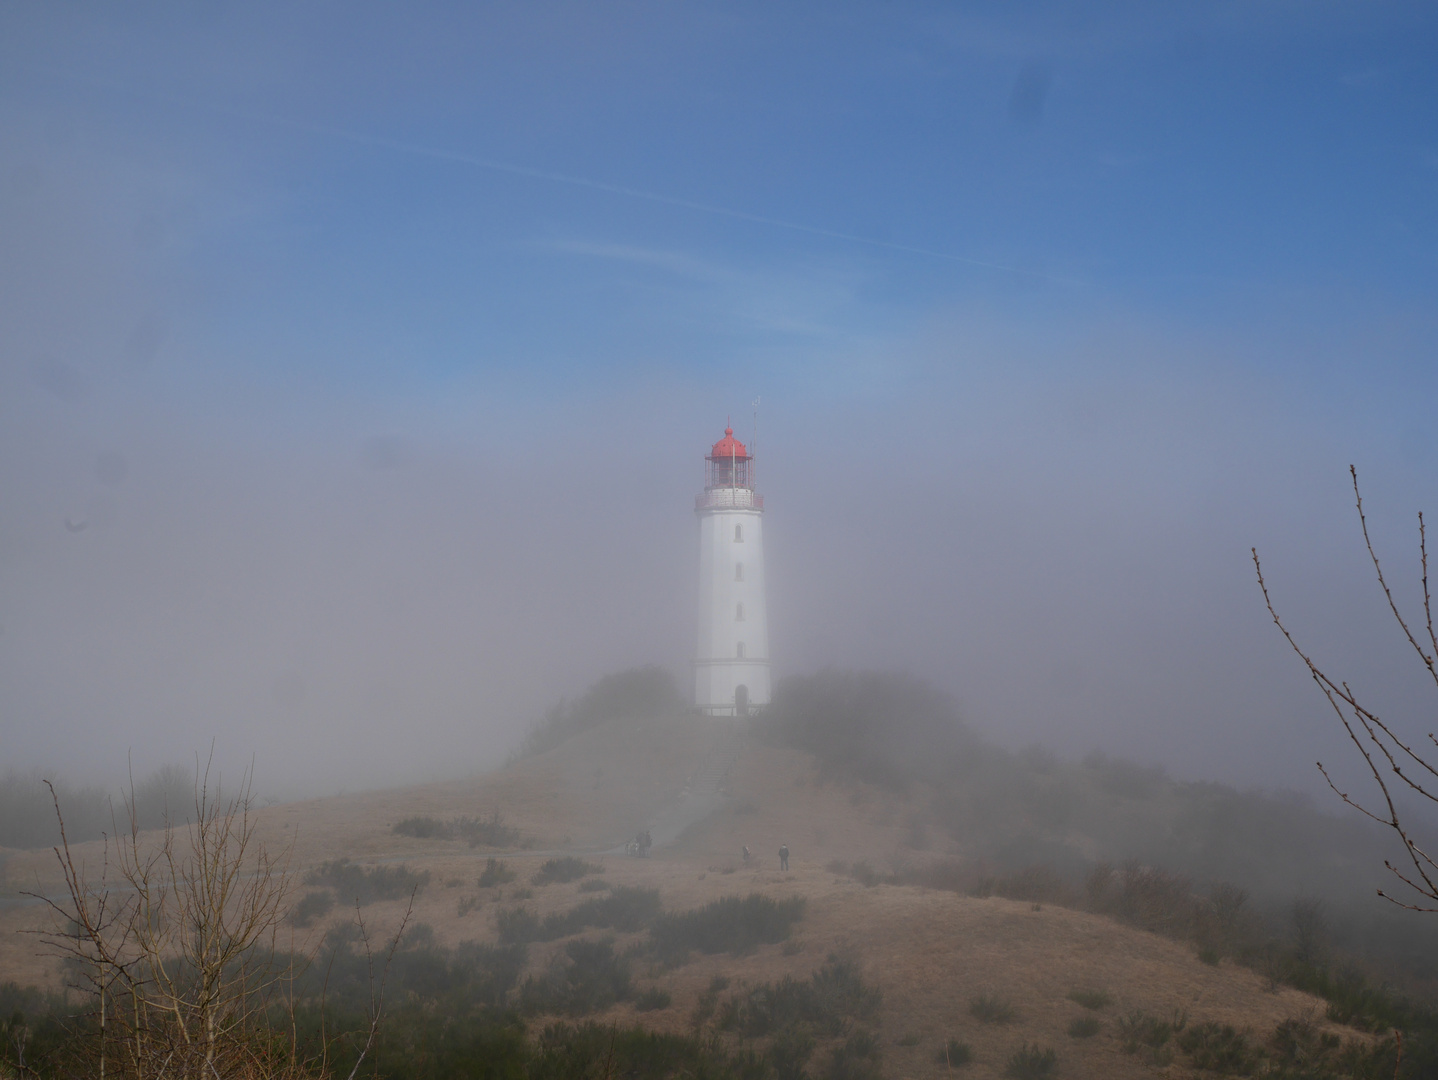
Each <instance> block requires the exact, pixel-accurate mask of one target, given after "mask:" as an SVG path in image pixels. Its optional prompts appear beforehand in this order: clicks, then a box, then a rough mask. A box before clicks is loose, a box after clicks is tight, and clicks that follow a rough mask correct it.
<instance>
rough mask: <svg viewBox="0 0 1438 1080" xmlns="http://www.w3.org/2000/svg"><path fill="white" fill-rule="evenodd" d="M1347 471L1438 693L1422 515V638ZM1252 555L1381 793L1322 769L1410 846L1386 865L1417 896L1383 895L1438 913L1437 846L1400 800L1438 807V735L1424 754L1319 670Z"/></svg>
mask: <svg viewBox="0 0 1438 1080" xmlns="http://www.w3.org/2000/svg"><path fill="white" fill-rule="evenodd" d="M1348 472H1349V475H1350V476H1351V477H1352V480H1353V498H1354V502H1355V504H1356V505H1357V508H1358V521H1359V524H1360V525H1361V526H1362V529H1363V542H1364V544H1365V545H1366V546H1367V548H1368V557H1369V559H1370V560H1371V561H1372V563H1373V569H1374V571H1375V572H1376V573H1377V575H1378V585H1379V587H1380V588H1381V589H1382V590H1383V595H1384V597H1385V598H1386V599H1387V601H1388V607H1389V610H1391V611H1392V612H1393V617H1394V619H1396V620H1397V621H1398V625H1399V627H1400V628H1401V629H1402V631H1403V634H1404V636H1405V637H1407V639H1408V643H1409V644H1410V645H1411V646H1412V647H1413V651H1414V652H1416V653H1417V654H1418V658H1419V660H1421V661H1422V663H1423V666H1424V668H1425V669H1426V670H1427V672H1428V675H1429V677H1430V678H1431V679H1432V680H1433V684H1434V687H1435V688H1438V667H1435V657H1438V636H1435V633H1434V628H1433V605H1432V601H1431V597H1430V595H1429V592H1428V537H1427V532H1426V527H1425V525H1424V522H1423V515H1422V514H1421V513H1420V514H1419V515H1418V554H1419V559H1420V564H1421V567H1422V585H1423V617H1424V627H1423V631H1422V633H1421V634H1415V633H1414V632H1413V629H1412V628H1411V626H1410V624H1409V622H1408V620H1407V619H1406V618H1405V617H1404V615H1403V613H1402V612H1401V611H1400V610H1399V608H1398V603H1397V601H1396V600H1394V599H1393V592H1392V590H1390V589H1389V587H1388V581H1387V579H1386V578H1385V577H1384V575H1383V566H1382V564H1381V563H1380V562H1379V560H1378V554H1377V552H1376V551H1374V549H1373V540H1372V539H1371V537H1370V536H1369V535H1368V519H1367V517H1366V516H1365V515H1364V512H1363V495H1362V493H1361V492H1360V491H1359V489H1358V470H1357V469H1355V468H1354V467H1353V466H1352V465H1350V466H1349V467H1348ZM1251 550H1252V553H1253V566H1254V569H1255V570H1256V571H1257V573H1258V586H1259V588H1260V589H1262V590H1263V601H1264V603H1265V604H1266V605H1267V606H1268V613H1269V614H1270V615H1272V616H1273V621H1274V623H1275V624H1276V625H1277V626H1278V629H1279V630H1280V631H1282V633H1283V636H1284V638H1285V639H1287V641H1288V644H1289V645H1290V646H1292V648H1293V651H1294V652H1295V653H1297V654H1298V656H1299V658H1300V659H1301V660H1302V661H1303V662H1304V664H1306V665H1307V667H1308V672H1309V674H1310V675H1311V676H1312V677H1313V681H1314V682H1315V683H1317V684H1318V688H1319V690H1321V691H1322V692H1323V696H1324V697H1325V698H1327V699H1328V704H1329V705H1330V706H1331V707H1332V708H1333V711H1334V713H1335V714H1337V716H1338V719H1339V721H1340V722H1341V723H1342V724H1343V730H1344V731H1346V732H1347V733H1348V738H1349V739H1350V740H1351V741H1352V743H1353V745H1354V746H1355V747H1356V748H1357V749H1358V753H1359V754H1360V755H1361V756H1362V758H1363V762H1364V764H1365V765H1366V766H1367V769H1368V773H1369V775H1371V776H1372V778H1373V781H1374V783H1375V784H1376V785H1377V790H1376V791H1375V793H1374V795H1373V796H1372V798H1371V799H1368V800H1361V799H1357V798H1354V797H1352V796H1350V795H1349V794H1348V792H1346V791H1340V790H1339V789H1338V786H1337V785H1336V784H1335V783H1334V782H1333V778H1332V776H1330V775H1329V772H1328V770H1327V769H1325V768H1324V767H1323V763H1322V762H1321V761H1320V762H1319V763H1318V769H1319V771H1320V772H1321V773H1322V774H1323V778H1324V780H1326V781H1327V782H1328V786H1329V787H1330V788H1332V789H1333V791H1334V792H1335V793H1336V794H1337V795H1338V797H1339V798H1340V799H1342V800H1343V801H1344V802H1345V803H1347V804H1348V805H1349V806H1351V807H1353V808H1354V809H1355V810H1357V811H1358V812H1359V813H1361V814H1363V815H1364V816H1366V817H1368V818H1370V819H1371V820H1373V821H1375V822H1377V823H1378V824H1379V825H1382V826H1384V827H1385V828H1388V829H1391V830H1393V832H1394V834H1396V835H1397V837H1398V839H1399V841H1400V842H1401V843H1402V845H1403V850H1404V852H1405V855H1406V865H1399V866H1395V865H1394V864H1393V863H1392V862H1390V861H1389V860H1387V859H1385V860H1384V861H1383V865H1384V866H1386V867H1387V868H1388V870H1389V871H1390V872H1391V873H1392V874H1393V875H1394V877H1396V878H1397V879H1398V880H1399V881H1401V882H1402V883H1403V884H1404V885H1405V886H1407V888H1408V889H1409V890H1411V892H1410V893H1408V894H1406V896H1405V897H1395V896H1391V895H1389V894H1388V893H1386V892H1384V891H1383V890H1382V889H1379V890H1378V895H1379V896H1381V897H1383V898H1384V899H1385V900H1389V901H1391V902H1392V903H1394V904H1397V905H1398V906H1399V907H1403V908H1408V909H1409V910H1411V911H1427V912H1434V911H1438V863H1435V861H1434V858H1435V852H1434V850H1433V848H1432V847H1430V846H1427V845H1425V844H1423V843H1421V842H1420V841H1419V840H1418V839H1417V838H1416V837H1415V836H1414V835H1413V833H1412V832H1411V830H1410V828H1409V825H1408V824H1405V820H1404V817H1403V814H1402V813H1401V812H1400V806H1399V800H1400V799H1401V798H1402V796H1403V794H1404V793H1405V792H1406V793H1408V794H1409V795H1415V796H1417V797H1419V798H1420V799H1426V800H1428V801H1429V802H1432V803H1438V768H1435V765H1438V754H1435V752H1434V751H1438V738H1435V737H1434V734H1433V733H1432V732H1429V733H1428V736H1427V739H1428V743H1431V744H1432V747H1433V749H1431V750H1430V749H1429V746H1428V745H1427V744H1425V743H1423V742H1422V741H1419V742H1418V743H1417V747H1418V749H1417V750H1415V749H1414V748H1413V746H1414V744H1413V743H1412V742H1411V741H1405V739H1404V738H1403V737H1402V736H1401V735H1399V734H1398V733H1397V732H1396V731H1395V730H1394V728H1393V726H1391V725H1390V724H1389V723H1388V722H1387V721H1385V720H1383V719H1382V718H1381V717H1379V716H1378V714H1377V713H1375V712H1374V711H1373V710H1372V709H1370V708H1368V707H1367V706H1365V705H1363V704H1362V703H1361V702H1360V701H1359V700H1358V697H1357V695H1356V694H1355V693H1354V691H1353V690H1352V688H1351V687H1349V685H1348V683H1347V682H1345V681H1335V680H1334V679H1332V678H1330V677H1329V676H1328V675H1327V674H1326V673H1325V672H1324V671H1323V670H1322V669H1320V668H1319V666H1318V665H1317V664H1316V663H1315V662H1314V661H1313V658H1312V657H1311V656H1309V655H1308V653H1306V652H1304V651H1303V649H1302V648H1300V647H1299V645H1298V643H1297V642H1296V641H1295V640H1294V639H1293V635H1292V634H1290V633H1289V632H1288V628H1287V627H1286V626H1284V624H1283V620H1282V619H1280V618H1279V616H1278V612H1277V611H1276V610H1275V609H1274V606H1273V600H1272V598H1271V597H1270V596H1269V594H1268V585H1267V583H1266V582H1265V581H1264V580H1263V566H1262V564H1261V563H1260V562H1259V560H1258V549H1257V548H1253V549H1251ZM1414 894H1416V895H1414Z"/></svg>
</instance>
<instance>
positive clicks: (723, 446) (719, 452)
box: [709, 427, 749, 458]
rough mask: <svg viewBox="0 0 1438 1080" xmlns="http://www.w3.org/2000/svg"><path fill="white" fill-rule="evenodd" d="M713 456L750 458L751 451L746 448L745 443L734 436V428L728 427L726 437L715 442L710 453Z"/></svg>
mask: <svg viewBox="0 0 1438 1080" xmlns="http://www.w3.org/2000/svg"><path fill="white" fill-rule="evenodd" d="M709 456H710V457H712V458H748V456H749V451H747V450H745V449H744V444H743V443H741V442H740V441H739V440H738V439H736V438H734V429H733V428H731V427H726V428H725V429H724V437H723V438H722V439H720V440H719V441H718V442H717V443H715V444H714V450H713V452H712V453H711V454H710V455H709Z"/></svg>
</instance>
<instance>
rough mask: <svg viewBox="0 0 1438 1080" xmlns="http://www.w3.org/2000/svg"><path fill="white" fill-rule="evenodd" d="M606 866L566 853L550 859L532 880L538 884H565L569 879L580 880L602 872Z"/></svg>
mask: <svg viewBox="0 0 1438 1080" xmlns="http://www.w3.org/2000/svg"><path fill="white" fill-rule="evenodd" d="M602 873H604V867H602V866H600V865H599V864H598V863H589V862H585V861H584V860H583V859H576V858H575V857H574V856H573V855H565V856H563V857H562V858H558V859H548V860H546V861H545V863H544V865H542V866H541V867H540V868H539V871H538V873H536V874H535V875H534V877H533V878H531V879H530V880H531V881H532V882H533V883H534V884H536V885H550V884H553V883H554V882H559V883H560V884H563V883H565V882H569V881H578V880H579V879H580V878H582V877H585V876H586V875H588V874H602Z"/></svg>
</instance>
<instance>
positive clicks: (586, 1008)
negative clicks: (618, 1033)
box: [519, 941, 633, 1016]
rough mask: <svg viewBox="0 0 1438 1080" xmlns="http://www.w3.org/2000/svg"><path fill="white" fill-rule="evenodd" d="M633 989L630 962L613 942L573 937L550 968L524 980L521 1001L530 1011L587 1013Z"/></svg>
mask: <svg viewBox="0 0 1438 1080" xmlns="http://www.w3.org/2000/svg"><path fill="white" fill-rule="evenodd" d="M632 993H633V982H632V980H631V978H630V974H629V963H628V961H626V960H625V959H624V958H623V957H620V956H616V955H615V953H614V944H613V943H612V942H609V941H571V942H569V944H567V945H566V946H565V947H564V951H563V953H562V954H561V955H560V956H558V957H556V958H555V961H554V963H553V964H552V965H551V966H550V968H549V970H548V971H546V972H545V973H544V974H543V975H539V976H531V977H530V978H528V979H526V980H525V983H524V986H523V987H521V989H520V995H519V1004H520V1008H521V1009H522V1010H523V1011H524V1012H527V1013H545V1014H548V1015H561V1016H584V1015H586V1014H588V1013H592V1012H598V1011H599V1010H600V1009H607V1008H608V1007H609V1006H610V1005H613V1004H614V1003H615V1002H616V1001H626V1000H628V998H629V997H630V995H631V994H632Z"/></svg>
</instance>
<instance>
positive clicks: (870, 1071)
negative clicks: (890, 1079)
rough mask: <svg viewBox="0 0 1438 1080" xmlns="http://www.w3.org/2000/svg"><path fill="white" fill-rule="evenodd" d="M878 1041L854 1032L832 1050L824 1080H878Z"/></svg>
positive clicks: (872, 1037)
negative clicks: (832, 1053)
mask: <svg viewBox="0 0 1438 1080" xmlns="http://www.w3.org/2000/svg"><path fill="white" fill-rule="evenodd" d="M878 1077H879V1040H878V1039H876V1038H874V1036H873V1034H872V1033H871V1032H868V1031H856V1032H854V1033H853V1034H852V1035H850V1036H849V1037H848V1038H847V1039H845V1040H844V1041H843V1043H842V1044H841V1045H839V1046H836V1047H835V1048H834V1056H833V1057H832V1058H831V1059H830V1061H829V1071H828V1073H827V1075H826V1080H878Z"/></svg>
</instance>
